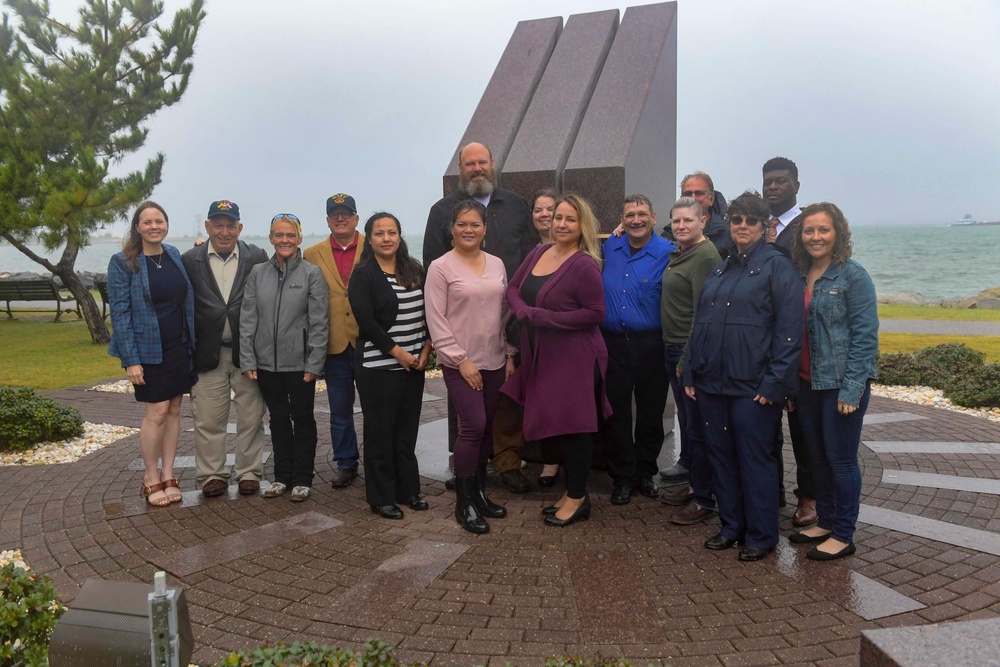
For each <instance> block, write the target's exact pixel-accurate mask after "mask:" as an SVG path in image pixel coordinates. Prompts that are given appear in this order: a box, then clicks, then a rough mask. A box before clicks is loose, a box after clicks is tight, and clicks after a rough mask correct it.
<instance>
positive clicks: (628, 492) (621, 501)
mask: <svg viewBox="0 0 1000 667" xmlns="http://www.w3.org/2000/svg"><path fill="white" fill-rule="evenodd" d="M630 502H632V487H631V486H629V485H628V484H617V483H616V484H615V486H614V488H613V489H612V490H611V504H612V505H628V504H629V503H630Z"/></svg>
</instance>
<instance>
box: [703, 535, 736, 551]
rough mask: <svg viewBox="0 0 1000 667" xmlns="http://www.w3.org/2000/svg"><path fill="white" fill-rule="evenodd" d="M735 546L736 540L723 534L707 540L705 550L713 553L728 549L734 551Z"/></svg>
mask: <svg viewBox="0 0 1000 667" xmlns="http://www.w3.org/2000/svg"><path fill="white" fill-rule="evenodd" d="M735 546H736V540H731V539H729V538H728V537H723V535H722V533H719V534H717V535H713V536H712V537H710V538H708V539H707V540H705V548H706V549H711V550H712V551H725V550H726V549H732V548H733V547H735Z"/></svg>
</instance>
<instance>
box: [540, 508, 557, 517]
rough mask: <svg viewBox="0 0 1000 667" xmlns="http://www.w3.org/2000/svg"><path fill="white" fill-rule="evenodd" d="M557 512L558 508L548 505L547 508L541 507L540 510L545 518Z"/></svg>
mask: <svg viewBox="0 0 1000 667" xmlns="http://www.w3.org/2000/svg"><path fill="white" fill-rule="evenodd" d="M558 511H559V508H558V507H556V506H555V505H549V506H548V507H543V508H542V514H544V515H545V516H552V515H553V514H555V513H556V512H558Z"/></svg>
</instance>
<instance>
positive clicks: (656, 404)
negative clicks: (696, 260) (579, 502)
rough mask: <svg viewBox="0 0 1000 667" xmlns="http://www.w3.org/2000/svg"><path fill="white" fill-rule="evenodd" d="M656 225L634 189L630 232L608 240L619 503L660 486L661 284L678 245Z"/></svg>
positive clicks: (615, 499)
mask: <svg viewBox="0 0 1000 667" xmlns="http://www.w3.org/2000/svg"><path fill="white" fill-rule="evenodd" d="M655 224H656V213H655V212H654V211H653V204H652V202H650V201H649V198H647V197H645V196H643V195H630V196H629V197H627V198H626V199H625V204H624V206H623V207H622V226H623V227H624V231H625V233H624V234H622V236H620V237H617V236H611V237H610V238H608V240H607V241H605V243H604V271H603V278H604V300H605V308H606V312H607V315H606V316H605V319H604V323H603V324H602V325H601V331H602V332H603V334H604V341H605V343H606V344H607V347H608V376H607V380H606V385H605V387H606V391H607V394H608V400H609V401H611V407H612V409H613V410H614V414H613V415H612V416H611V418H610V419H608V423H607V425H608V430H609V431H610V435H611V437H612V439H613V445H612V446H611V447H610V448H609V449H608V451H607V452H606V456H607V459H608V472H609V473H610V475H611V478H612V479H613V480H614V490H613V491H612V494H611V502H612V503H614V504H615V505H625V504H627V503H629V502H630V501H631V499H632V490H633V489H638V490H639V492H640V493H641V494H643V495H644V496H648V497H650V498H655V497H656V496H657V495H659V492H660V490H659V487H657V485H656V483H655V482H654V481H653V475H655V474H656V473H657V465H656V459H657V457H659V455H660V448H661V447H662V446H663V410H664V408H665V407H666V403H667V389H668V387H669V386H670V383H669V381H668V379H667V374H666V370H665V369H664V365H663V337H662V335H661V333H660V289H661V279H662V276H663V272H664V270H665V269H666V268H667V263H668V262H669V261H670V252H671V251H672V250H673V249H674V244H673V243H671V242H670V241H667V240H666V239H664V238H662V237H660V236H658V235H656V234H654V233H653V227H654V225H655ZM633 395H634V396H635V406H636V415H635V431H634V432H633V430H632V397H633Z"/></svg>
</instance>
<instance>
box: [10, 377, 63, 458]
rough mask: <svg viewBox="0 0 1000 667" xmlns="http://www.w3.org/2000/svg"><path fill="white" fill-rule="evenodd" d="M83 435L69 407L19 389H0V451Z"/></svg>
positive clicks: (46, 397) (26, 389) (19, 449)
mask: <svg viewBox="0 0 1000 667" xmlns="http://www.w3.org/2000/svg"><path fill="white" fill-rule="evenodd" d="M81 435H83V418H82V417H81V416H80V413H79V412H78V411H77V410H75V409H73V408H71V407H68V406H65V405H59V404H58V403H56V402H55V401H53V400H52V399H51V398H49V397H48V396H41V395H40V394H36V393H35V392H34V391H33V390H31V389H29V388H27V387H22V388H20V389H14V388H11V387H0V451H3V450H13V451H21V450H24V449H28V448H29V447H31V446H32V445H34V444H37V443H39V442H48V441H59V440H66V439H68V438H76V437H79V436H81Z"/></svg>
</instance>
